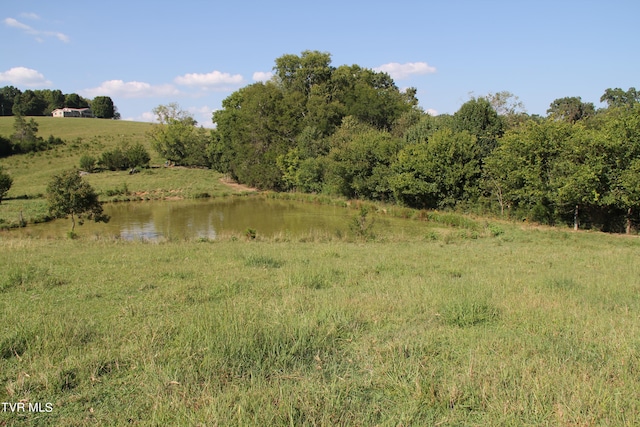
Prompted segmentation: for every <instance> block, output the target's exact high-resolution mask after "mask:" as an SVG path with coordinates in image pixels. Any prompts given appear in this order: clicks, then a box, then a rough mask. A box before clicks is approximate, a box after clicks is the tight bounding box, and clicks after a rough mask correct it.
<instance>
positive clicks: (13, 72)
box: [0, 67, 51, 87]
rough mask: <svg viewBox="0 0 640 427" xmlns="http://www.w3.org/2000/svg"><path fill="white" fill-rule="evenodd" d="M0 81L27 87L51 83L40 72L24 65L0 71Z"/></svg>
mask: <svg viewBox="0 0 640 427" xmlns="http://www.w3.org/2000/svg"><path fill="white" fill-rule="evenodd" d="M0 82H8V83H11V84H13V85H16V86H29V87H35V86H50V85H51V81H49V80H47V79H46V78H45V77H44V75H42V73H39V72H38V71H36V70H33V69H31V68H25V67H14V68H11V69H9V70H7V71H5V72H4V73H0Z"/></svg>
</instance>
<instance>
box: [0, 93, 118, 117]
mask: <svg viewBox="0 0 640 427" xmlns="http://www.w3.org/2000/svg"><path fill="white" fill-rule="evenodd" d="M65 107H66V108H91V111H92V112H93V115H94V117H97V118H100V119H119V118H120V113H118V108H117V107H116V106H115V105H114V104H113V100H112V99H111V97H109V96H96V97H95V98H93V99H87V98H83V97H82V96H80V95H78V94H77V93H67V94H64V93H62V91H60V90H58V89H53V90H52V89H37V90H31V89H27V90H25V91H24V92H23V91H21V90H20V89H18V88H16V87H14V86H5V87H2V88H0V116H50V115H51V113H52V112H53V110H56V109H58V108H65Z"/></svg>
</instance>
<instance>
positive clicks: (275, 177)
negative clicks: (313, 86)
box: [213, 82, 302, 189]
mask: <svg viewBox="0 0 640 427" xmlns="http://www.w3.org/2000/svg"><path fill="white" fill-rule="evenodd" d="M295 97H296V93H285V92H283V91H282V90H280V88H279V87H278V86H277V85H276V84H274V83H271V82H267V83H255V84H252V85H249V86H246V87H244V88H242V89H240V90H239V91H237V92H235V93H233V94H232V95H231V96H230V97H228V98H227V99H225V100H224V101H223V104H222V105H223V109H222V110H218V111H216V112H215V113H214V115H213V120H214V122H215V123H216V124H217V132H218V139H217V144H218V146H219V147H220V149H219V150H218V151H219V152H223V153H224V155H223V156H221V157H220V158H219V160H217V161H216V164H219V165H223V166H222V167H223V168H224V169H222V170H220V171H221V172H225V173H229V174H230V175H231V176H232V177H233V178H235V179H237V180H239V181H240V182H243V183H246V184H248V185H251V186H255V187H258V188H270V189H282V188H283V182H282V179H281V178H282V176H281V172H280V170H279V168H278V166H277V161H276V159H277V158H278V156H280V155H284V154H286V153H287V152H288V151H289V150H290V149H291V148H294V147H295V146H296V143H297V142H296V136H297V135H298V134H299V133H300V132H301V126H302V120H301V110H300V108H299V106H298V105H296V103H295V102H292V100H294V98H295Z"/></svg>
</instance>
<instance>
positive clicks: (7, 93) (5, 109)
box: [0, 86, 22, 116]
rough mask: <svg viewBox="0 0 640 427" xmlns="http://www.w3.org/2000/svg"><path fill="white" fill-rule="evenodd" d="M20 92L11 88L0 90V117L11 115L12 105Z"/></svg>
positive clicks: (6, 87)
mask: <svg viewBox="0 0 640 427" xmlns="http://www.w3.org/2000/svg"><path fill="white" fill-rule="evenodd" d="M21 94H22V91H21V90H20V89H18V88H15V87H13V86H5V87H3V88H0V116H11V115H13V103H14V101H15V99H16V97H17V96H19V95H21Z"/></svg>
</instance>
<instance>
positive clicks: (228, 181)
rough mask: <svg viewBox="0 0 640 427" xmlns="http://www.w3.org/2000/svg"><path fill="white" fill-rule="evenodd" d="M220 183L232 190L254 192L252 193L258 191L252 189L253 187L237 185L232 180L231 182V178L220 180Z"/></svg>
mask: <svg viewBox="0 0 640 427" xmlns="http://www.w3.org/2000/svg"><path fill="white" fill-rule="evenodd" d="M220 182H221V183H223V184H224V185H226V186H228V187H231V188H233V189H234V190H237V191H248V192H254V191H258V189H257V188H253V187H248V186H246V185H244V184H238V183H237V182H235V181H234V180H232V179H231V178H226V177H223V178H220Z"/></svg>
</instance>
